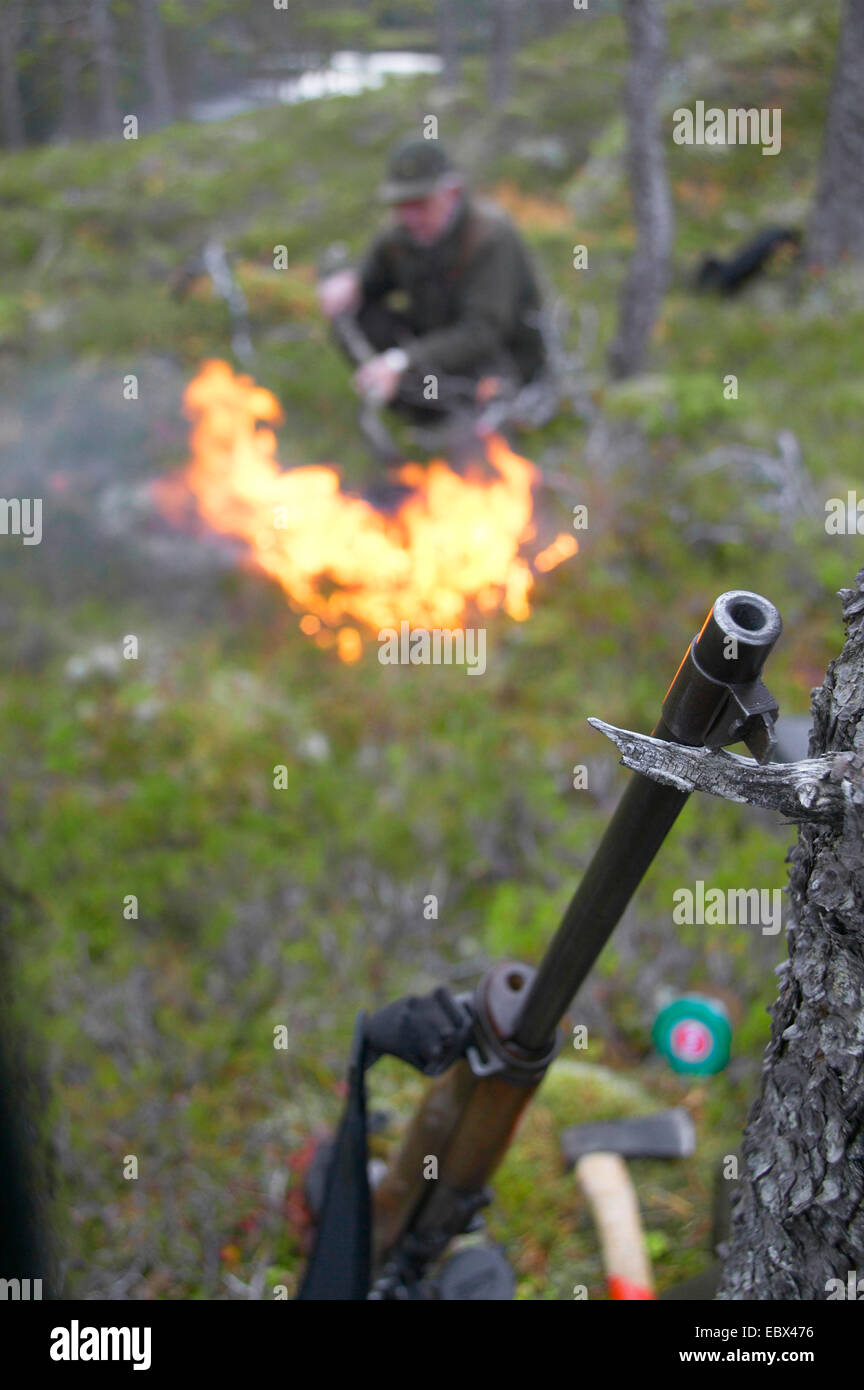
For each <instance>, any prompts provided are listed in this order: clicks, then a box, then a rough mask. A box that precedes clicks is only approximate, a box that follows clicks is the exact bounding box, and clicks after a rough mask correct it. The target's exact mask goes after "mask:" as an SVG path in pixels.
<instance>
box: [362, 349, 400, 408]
mask: <svg viewBox="0 0 864 1390" xmlns="http://www.w3.org/2000/svg"><path fill="white" fill-rule="evenodd" d="M407 365H408V357H407V354H406V353H405V352H403V350H402V348H390V349H389V350H388V351H387V352H382V353H380V355H379V356H378V357H371V358H370V359H369V361H368V362H364V363H363V366H362V367H360V368H358V370H357V371H356V372H355V373H354V385H355V386H356V388H357V390H358V391H359V392H360V394H361V395H362V396H365V397H366V398H367V400H371V401H374V402H375V404H376V405H384V404H386V402H387V401H392V399H393V397H394V396H395V395H396V392H397V390H398V389H399V382H400V380H401V378H402V373H403V372H404V370H405V368H406V367H407Z"/></svg>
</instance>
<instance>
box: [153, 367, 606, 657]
mask: <svg viewBox="0 0 864 1390" xmlns="http://www.w3.org/2000/svg"><path fill="white" fill-rule="evenodd" d="M184 409H185V412H186V414H187V416H188V417H189V418H190V420H191V421H192V431H191V441H190V442H191V459H190V461H189V463H188V465H187V466H186V468H185V470H184V471H183V473H182V474H180V475H179V477H177V478H174V479H171V480H169V481H168V482H167V483H160V484H157V489H156V490H157V498H158V501H159V503H160V506H161V508H162V510H163V512H164V513H165V514H166V515H167V516H169V517H170V518H172V519H175V520H177V519H179V517H180V516H181V514H182V511H183V508H184V506H188V504H189V502H190V501H194V504H195V506H196V508H197V511H198V513H199V515H200V516H201V517H202V518H203V520H204V521H205V522H206V523H207V524H208V525H209V526H210V527H211V528H212V529H213V530H215V531H219V532H222V533H224V534H228V535H232V536H237V537H240V538H242V539H243V540H244V541H245V542H246V543H247V545H248V547H249V555H250V559H251V560H252V561H253V562H254V563H255V564H256V565H257V566H258V567H259V568H260V569H262V570H264V571H265V573H267V574H269V575H270V576H271V577H272V578H273V579H275V580H276V581H277V583H278V584H280V585H281V587H282V588H283V589H284V591H285V594H286V597H287V599H288V601H289V603H290V605H291V607H292V609H293V610H294V611H295V612H296V613H297V615H298V623H299V627H300V630H301V631H302V632H304V633H305V634H306V636H307V637H309V638H311V639H312V640H313V641H314V642H316V643H318V645H319V646H322V647H333V648H335V650H336V652H337V653H338V655H339V657H340V658H341V660H343V661H346V662H352V661H357V660H358V659H359V657H360V656H361V654H362V650H363V643H364V640H366V639H368V636H369V633H370V630H371V632H372V633H373V634H376V633H377V632H378V631H380V630H381V629H382V628H385V627H397V628H398V626H399V624H400V623H401V622H402V621H406V620H407V621H408V622H409V623H410V624H411V626H412V627H414V628H450V629H457V630H458V629H460V628H461V627H462V626H463V625H464V623H465V619H466V615H467V614H468V612H469V610H470V609H472V608H473V610H474V611H479V613H481V614H486V613H492V612H494V611H495V610H497V609H501V608H503V609H504V611H505V612H506V613H507V614H509V616H510V617H511V618H513V619H515V620H516V621H517V622H522V621H524V619H525V618H527V617H528V616H529V614H530V603H529V599H530V595H531V590H532V587H533V584H534V579H535V575H536V574H543V573H546V572H548V571H549V570H551V569H553V568H554V567H555V566H556V565H558V564H560V563H561V562H562V561H563V560H566V559H567V558H568V557H569V556H571V555H573V554H575V553H576V551H577V550H578V545H577V542H576V539H575V537H574V536H572V535H568V534H566V533H563V534H560V535H558V536H556V537H555V538H554V539H553V540H552V541H551V542H550V543H549V544H547V545H546V546H544V547H543V548H542V549H540V550H539V551H538V550H537V549H536V546H537V527H536V523H535V520H534V517H533V511H534V500H533V496H532V487H533V485H534V484H535V483H537V482H538V480H539V474H538V471H537V469H536V468H535V467H534V465H533V464H532V463H530V462H529V461H528V460H527V459H524V458H520V457H519V456H518V455H517V454H514V453H513V452H512V451H511V450H510V448H509V447H508V446H507V444H506V443H505V442H504V440H503V439H501V438H500V437H499V436H497V435H490V436H489V437H488V439H487V440H486V441H485V444H484V445H480V444H478V448H480V449H481V451H482V450H483V449H484V448H485V460H483V464H484V466H482V467H478V468H477V469H475V470H474V471H472V470H471V469H470V468H469V469H468V470H467V471H466V472H465V473H457V472H454V470H453V469H452V468H450V467H449V466H448V464H447V462H446V461H445V460H443V459H434V460H432V461H431V462H430V463H428V464H416V463H408V464H405V465H403V466H402V467H401V468H399V469H397V470H396V471H395V473H394V477H396V478H397V479H398V481H399V482H400V483H402V484H403V485H406V486H407V487H408V488H410V491H409V492H408V493H407V494H406V496H405V498H404V500H403V501H402V502H401V504H400V505H399V506H398V508H397V509H396V510H395V511H392V512H389V511H388V512H381V511H379V510H377V509H376V508H375V507H374V506H373V505H372V504H371V503H370V502H367V501H365V500H364V499H363V498H362V497H356V496H351V495H350V494H349V493H346V492H345V491H343V488H342V484H341V480H340V476H339V473H338V472H337V470H336V469H335V468H332V467H329V466H323V465H311V466H308V467H297V468H282V467H281V466H280V464H279V461H278V458H277V455H276V435H275V433H274V428H273V427H274V426H276V425H278V424H279V423H280V422H281V420H282V418H283V415H282V409H281V407H280V405H279V402H278V401H277V399H276V397H275V396H274V395H273V394H272V392H270V391H267V390H265V389H264V388H263V387H261V386H258V385H256V383H255V382H254V381H253V380H252V378H251V377H249V376H243V375H235V374H234V372H233V371H232V369H231V368H230V366H228V364H227V363H225V362H219V361H208V362H205V363H204V364H203V366H202V367H201V370H200V371H199V373H198V375H197V376H196V377H195V378H194V380H192V381H191V382H190V383H189V386H188V387H187V389H186V393H185V396H184ZM532 544H533V546H534V553H533V555H532V553H531V549H532Z"/></svg>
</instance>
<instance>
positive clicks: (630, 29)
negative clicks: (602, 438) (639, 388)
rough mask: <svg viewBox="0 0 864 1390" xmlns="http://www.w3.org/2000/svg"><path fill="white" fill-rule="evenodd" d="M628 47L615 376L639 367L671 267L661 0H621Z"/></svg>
mask: <svg viewBox="0 0 864 1390" xmlns="http://www.w3.org/2000/svg"><path fill="white" fill-rule="evenodd" d="M623 4H624V22H625V24H626V27H627V37H628V42H629V46H630V61H629V64H628V68H627V81H626V89H625V107H626V111H627V123H628V158H627V167H628V177H629V181H630V196H631V199H632V202H633V217H634V221H635V223H636V251H635V253H634V255H633V258H632V260H631V262H630V266H629V269H628V272H627V278H626V280H625V282H624V286H623V289H622V292H621V298H620V302H619V310H618V331H617V334H616V336H615V340H614V342H613V344H612V347H611V348H610V350H609V366H610V369H611V371H612V375H613V376H616V377H624V376H630V375H632V373H633V372H638V371H639V369H640V368H641V366H642V363H643V360H644V357H645V353H646V351H647V347H648V342H649V339H650V337H651V331H652V329H653V327H654V322H655V320H656V318H657V314H658V312H659V309H660V305H661V303H662V301H663V296H664V294H665V293H666V287H667V285H668V283H669V275H670V270H671V257H672V242H673V239H674V235H675V219H674V214H673V211H672V197H671V194H670V192H669V177H668V174H667V172H666V149H665V142H664V137H663V132H662V130H661V126H660V118H659V116H658V114H657V101H656V93H657V87H658V84H659V82H660V79H661V76H662V72H663V65H664V62H665V60H666V51H667V40H666V20H665V16H664V13H663V3H662V0H623Z"/></svg>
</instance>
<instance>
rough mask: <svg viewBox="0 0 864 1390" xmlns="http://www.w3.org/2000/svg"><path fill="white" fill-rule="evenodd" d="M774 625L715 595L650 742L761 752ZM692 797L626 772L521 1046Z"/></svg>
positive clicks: (542, 972)
mask: <svg viewBox="0 0 864 1390" xmlns="http://www.w3.org/2000/svg"><path fill="white" fill-rule="evenodd" d="M781 628H782V623H781V621H780V614H779V613H778V611H777V609H776V608H775V606H774V604H773V603H770V602H769V600H768V599H766V598H763V597H762V596H761V595H760V594H753V593H750V592H748V591H746V590H731V591H729V592H728V593H725V594H721V595H720V597H719V598H718V599H717V600H716V601H715V603H714V604H713V606H712V608H711V611H710V612H709V614H708V617H707V618H706V619H705V622H704V624H703V625H702V629H701V631H700V632H699V633H698V635H697V636H696V637H695V638H694V639H693V642H692V643H691V645H690V647H689V649H688V651H687V653H686V655H685V657H684V660H683V661H682V662H681V665H680V666H679V667H678V671H677V672H676V675H675V678H674V680H673V681H672V684H671V685H670V687H669V690H668V691H667V693H666V698H665V701H664V704H663V715H662V716H661V718H660V720H659V722H658V723H657V725H656V726H655V728H654V730H653V736H654V737H655V738H661V739H664V740H666V741H667V742H669V743H682V744H687V745H689V746H690V747H701V746H702V745H703V744H706V743H708V744H709V745H710V746H714V747H720V746H723V744H725V743H734V742H738V741H739V740H741V739H742V738H745V739H747V740H748V741H751V742H752V744H753V745H756V746H758V747H759V748H760V749H762V750H764V751H765V753H766V756H767V749H768V747H770V741H771V730H772V728H773V713H775V712H776V704H774V703H773V702H772V701H771V699H770V696H768V692H767V691H766V690H765V688H764V686H762V685H761V682H760V680H759V674H760V672H761V669H762V666H763V665H764V663H765V660H766V658H767V657H768V654H769V652H770V651H771V648H772V647H773V646H774V643H775V642H776V640H777V638H778V637H779V635H780V631H781ZM766 697H767V699H766ZM730 710H731V713H730ZM748 716H749V718H748ZM667 719H668V721H669V723H667ZM760 720H761V721H762V722H761V724H759V722H758V721H760ZM670 726H671V727H670ZM689 795H690V793H689V792H681V791H677V790H676V789H675V788H674V787H667V786H663V785H662V784H660V783H658V782H654V781H652V780H651V779H650V778H649V777H645V776H644V775H643V774H642V773H634V774H633V777H632V780H631V782H630V784H629V786H628V787H627V790H626V791H625V792H624V795H623V796H622V798H621V800H620V801H619V803H618V806H617V808H616V810H615V813H614V815H613V817H612V820H611V821H610V822H609V825H608V826H607V828H606V832H605V834H604V835H603V838H602V840H601V841H600V844H599V846H598V847H597V850H596V851H595V853H594V857H593V858H592V860H591V862H590V864H589V865H588V868H587V869H586V871H585V874H584V875H583V878H582V881H581V883H580V884H579V887H578V889H577V890H576V893H575V894H574V896H573V898H572V899H571V901H570V905H569V906H568V908H567V910H566V912H565V913H564V917H563V919H562V922H561V925H560V926H559V928H558V931H557V933H556V934H555V937H554V938H553V940H552V942H551V944H550V946H549V948H548V950H547V951H546V954H545V956H544V957H543V960H542V961H541V963H540V966H539V969H538V971H537V974H536V976H535V978H534V980H533V982H532V984H531V987H530V990H529V991H528V994H527V996H526V999H525V1003H524V1005H523V1007H522V1010H521V1013H520V1015H519V1020H518V1023H517V1025H516V1029H515V1032H514V1035H513V1041H514V1042H515V1043H516V1044H517V1045H518V1046H519V1047H522V1048H525V1049H527V1050H529V1051H533V1050H536V1049H539V1048H541V1047H543V1046H544V1044H546V1043H547V1042H548V1040H549V1037H550V1035H552V1034H554V1032H555V1029H556V1028H557V1026H558V1024H559V1023H560V1021H561V1018H562V1017H563V1015H564V1014H565V1013H566V1011H567V1009H568V1007H569V1005H570V1003H571V1001H572V999H573V997H574V995H575V994H576V992H577V991H578V990H579V988H580V987H581V985H582V983H583V982H584V980H585V977H586V976H587V974H588V972H589V971H590V969H591V967H592V966H593V964H594V962H595V961H596V959H597V957H598V956H599V954H600V952H601V951H602V949H603V947H604V946H605V944H606V942H607V941H608V939H609V937H610V935H611V934H612V931H613V930H614V928H615V927H616V925H617V924H618V922H619V920H620V918H621V915H622V913H623V912H624V909H625V908H626V906H627V904H628V903H629V901H630V899H631V897H632V896H633V894H634V893H635V891H636V888H637V887H638V885H639V884H640V883H641V881H642V878H643V877H644V875H645V873H646V872H647V870H648V868H649V866H650V865H651V862H652V860H653V859H654V856H655V855H656V854H657V851H658V850H659V849H660V846H661V845H662V843H663V841H664V840H665V838H666V836H667V835H668V833H669V831H670V830H671V828H672V826H673V825H674V823H675V821H676V819H677V817H678V815H679V813H680V812H681V810H682V808H683V806H684V804H685V802H686V801H687V799H688V797H689Z"/></svg>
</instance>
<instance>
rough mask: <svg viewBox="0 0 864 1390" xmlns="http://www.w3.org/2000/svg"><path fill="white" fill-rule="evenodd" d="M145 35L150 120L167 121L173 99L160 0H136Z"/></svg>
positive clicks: (164, 123)
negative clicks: (166, 58)
mask: <svg viewBox="0 0 864 1390" xmlns="http://www.w3.org/2000/svg"><path fill="white" fill-rule="evenodd" d="M138 9H139V13H140V16H141V31H142V34H143V38H144V76H145V78H146V81H147V89H148V91H149V93H150V112H149V115H150V121H151V123H152V124H153V126H163V125H170V123H171V121H173V119H174V101H173V99H172V96H171V84H170V81H169V79H168V65H167V62H166V60H165V30H164V27H163V25H162V16H161V15H160V13H159V0H138Z"/></svg>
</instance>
